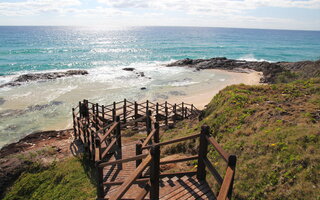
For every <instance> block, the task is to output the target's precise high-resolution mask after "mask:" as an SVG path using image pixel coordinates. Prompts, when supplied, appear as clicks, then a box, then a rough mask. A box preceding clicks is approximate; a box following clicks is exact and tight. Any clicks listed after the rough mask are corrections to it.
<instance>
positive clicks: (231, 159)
mask: <svg viewBox="0 0 320 200" xmlns="http://www.w3.org/2000/svg"><path fill="white" fill-rule="evenodd" d="M236 163H237V157H236V156H235V155H230V156H229V159H228V166H229V167H231V168H232V169H233V171H234V174H233V177H232V181H231V185H230V189H229V192H228V198H229V199H231V198H232V189H233V183H234V177H235V172H236Z"/></svg>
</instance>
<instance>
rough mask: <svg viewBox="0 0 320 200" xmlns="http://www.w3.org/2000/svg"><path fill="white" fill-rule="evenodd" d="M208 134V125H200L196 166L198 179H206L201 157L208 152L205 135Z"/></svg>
mask: <svg viewBox="0 0 320 200" xmlns="http://www.w3.org/2000/svg"><path fill="white" fill-rule="evenodd" d="M209 134H210V127H209V126H207V125H203V126H202V127H201V134H200V145H199V158H198V168H197V178H198V180H205V179H206V166H205V163H204V162H203V159H202V158H205V157H207V153H208V141H207V138H206V135H209Z"/></svg>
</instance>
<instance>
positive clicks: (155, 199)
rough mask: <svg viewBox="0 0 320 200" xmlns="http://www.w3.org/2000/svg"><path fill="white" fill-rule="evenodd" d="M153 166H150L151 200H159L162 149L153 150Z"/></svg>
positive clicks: (155, 147) (153, 148) (155, 148)
mask: <svg viewBox="0 0 320 200" xmlns="http://www.w3.org/2000/svg"><path fill="white" fill-rule="evenodd" d="M151 156H152V161H151V166H150V185H151V187H150V199H152V200H159V177H160V147H159V146H153V147H152V148H151Z"/></svg>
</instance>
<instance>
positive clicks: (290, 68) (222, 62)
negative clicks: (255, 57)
mask: <svg viewBox="0 0 320 200" xmlns="http://www.w3.org/2000/svg"><path fill="white" fill-rule="evenodd" d="M172 66H186V67H192V68H195V69H197V70H202V69H223V70H232V71H237V72H245V71H246V70H243V69H250V70H255V71H258V72H262V73H263V78H262V79H261V82H263V83H275V82H276V80H277V77H278V75H279V74H281V73H286V72H294V73H298V74H299V75H301V76H302V77H304V78H310V77H315V76H319V75H320V60H318V61H315V62H313V61H301V62H277V63H270V62H265V61H264V62H257V61H245V60H233V59H227V58H225V57H217V58H210V59H194V60H193V59H189V58H186V59H183V60H178V61H176V62H173V63H170V64H168V65H167V67H172Z"/></svg>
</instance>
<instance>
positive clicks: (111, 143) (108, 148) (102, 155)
mask: <svg viewBox="0 0 320 200" xmlns="http://www.w3.org/2000/svg"><path fill="white" fill-rule="evenodd" d="M116 142H117V138H114V139H113V140H112V142H110V144H109V146H108V147H107V148H106V149H105V150H104V152H103V153H102V154H101V159H104V157H105V156H106V155H107V154H108V152H109V151H110V150H111V148H112V147H113V145H114V144H115V143H116Z"/></svg>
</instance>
